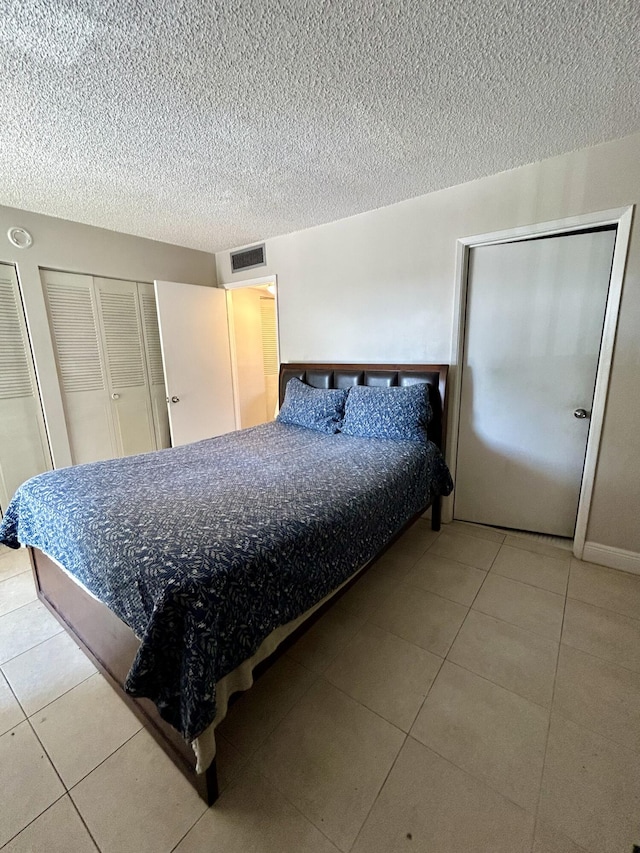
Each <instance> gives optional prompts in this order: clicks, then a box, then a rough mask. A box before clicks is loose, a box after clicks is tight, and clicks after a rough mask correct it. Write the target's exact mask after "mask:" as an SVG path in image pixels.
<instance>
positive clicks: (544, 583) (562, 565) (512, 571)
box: [491, 545, 570, 595]
mask: <svg viewBox="0 0 640 853" xmlns="http://www.w3.org/2000/svg"><path fill="white" fill-rule="evenodd" d="M569 565H570V561H569V559H568V558H564V559H558V558H557V557H550V556H547V555H545V554H536V553H534V552H533V551H526V550H523V549H522V548H513V547H512V546H510V545H503V546H502V548H501V549H500V552H499V554H498V556H497V557H496V559H495V561H494V563H493V565H492V566H491V572H492V573H493V572H495V573H496V574H498V575H503V576H504V577H507V578H512V579H513V580H516V581H522V582H523V583H529V584H531V585H532V586H539V587H541V589H547V590H549V592H557V593H558V594H560V595H564V594H565V593H566V591H567V582H568V580H569Z"/></svg>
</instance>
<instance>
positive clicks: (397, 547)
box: [389, 519, 440, 558]
mask: <svg viewBox="0 0 640 853" xmlns="http://www.w3.org/2000/svg"><path fill="white" fill-rule="evenodd" d="M439 536H440V533H439V532H438V531H436V530H432V529H431V522H430V521H427V520H426V519H418V520H417V521H416V522H415V524H412V525H411V527H409V528H408V530H407V531H406V533H403V534H402V536H401V537H400V538H399V539H397V540H396V541H395V542H394V543H393V545H392V546H391V548H390V549H389V550H390V551H391V550H393V551H395V552H397V553H399V554H404V555H405V556H408V557H411V556H413V557H415V558H417V557H421V556H422V555H423V554H424V552H425V551H426V550H427V548H430V547H431V546H432V545H433V543H434V542H435V541H436V539H438V537H439Z"/></svg>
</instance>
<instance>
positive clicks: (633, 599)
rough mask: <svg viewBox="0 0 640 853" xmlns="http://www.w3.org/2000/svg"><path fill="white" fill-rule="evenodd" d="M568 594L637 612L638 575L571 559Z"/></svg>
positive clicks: (625, 612)
mask: <svg viewBox="0 0 640 853" xmlns="http://www.w3.org/2000/svg"><path fill="white" fill-rule="evenodd" d="M569 596H570V597H571V598H578V599H580V601H586V602H587V604H594V605H595V606H596V607H604V608H606V609H607V610H614V611H615V612H616V613H622V615H623V616H631V617H632V618H633V619H637V618H638V617H639V616H640V575H632V574H629V572H620V571H618V570H617V569H605V568H603V567H602V566H594V565H592V564H591V563H583V562H582V561H581V560H575V559H574V560H572V561H571V577H570V580H569Z"/></svg>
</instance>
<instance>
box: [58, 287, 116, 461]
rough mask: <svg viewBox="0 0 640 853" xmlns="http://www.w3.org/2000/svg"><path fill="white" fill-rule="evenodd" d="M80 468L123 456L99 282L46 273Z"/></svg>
mask: <svg viewBox="0 0 640 853" xmlns="http://www.w3.org/2000/svg"><path fill="white" fill-rule="evenodd" d="M42 281H43V285H44V293H45V298H46V302H47V310H48V313H49V324H50V328H51V334H52V338H53V345H54V350H55V354H56V363H57V368H58V376H59V379H60V386H61V391H62V396H63V402H64V409H65V417H66V422H67V431H68V434H69V444H70V445H71V458H72V460H73V462H74V464H76V465H77V464H79V463H82V462H93V461H96V460H98V459H111V458H113V457H114V456H118V455H119V454H118V445H117V442H116V437H115V427H114V423H113V418H112V414H111V401H110V399H109V393H108V390H107V380H106V376H105V371H104V369H103V354H102V344H101V340H100V334H99V323H98V312H97V306H96V302H95V292H94V287H93V279H92V278H91V276H88V275H74V274H72V273H62V272H54V271H52V270H43V271H42Z"/></svg>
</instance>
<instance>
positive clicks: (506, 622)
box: [447, 599, 566, 654]
mask: <svg viewBox="0 0 640 853" xmlns="http://www.w3.org/2000/svg"><path fill="white" fill-rule="evenodd" d="M474 602H475V599H474ZM565 606H566V605H565ZM472 609H473V612H474V613H480V614H482V616H486V617H487V618H488V619H495V621H496V622H502V624H503V625H510V626H511V627H512V628H517V629H518V631H524V632H525V634H529V636H531V637H537V638H538V639H539V640H547V642H549V643H556V644H557V645H560V639H561V637H562V627H561V628H560V635H559V636H558V638H557V639H556V640H553V639H551V637H546V636H545V635H544V634H536V632H535V631H532V630H531V629H530V628H523V627H522V626H521V625H516V624H515V623H514V622H509V620H508V619H503V618H501V617H500V616H494V615H493V613H485V612H484V610H479V609H475V608H471V607H470V608H469V610H470V611H471V610H472ZM468 615H469V614H467V616H468ZM465 622H466V617H465ZM447 654H448V652H447Z"/></svg>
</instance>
